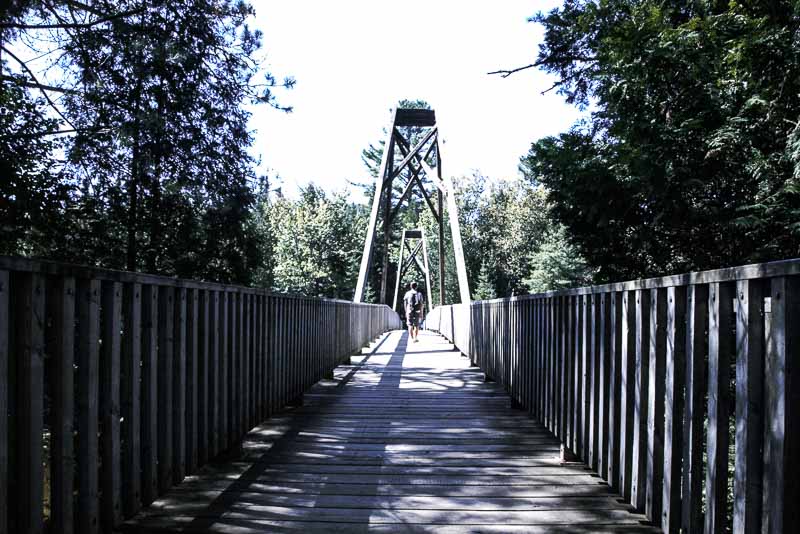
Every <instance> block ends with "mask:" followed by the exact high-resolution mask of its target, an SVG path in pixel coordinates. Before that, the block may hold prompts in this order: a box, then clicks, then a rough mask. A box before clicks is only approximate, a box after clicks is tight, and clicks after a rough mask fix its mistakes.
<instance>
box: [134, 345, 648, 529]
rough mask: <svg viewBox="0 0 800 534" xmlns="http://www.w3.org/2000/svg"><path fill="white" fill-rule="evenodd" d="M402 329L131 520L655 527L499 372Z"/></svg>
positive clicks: (256, 525) (187, 524)
mask: <svg viewBox="0 0 800 534" xmlns="http://www.w3.org/2000/svg"><path fill="white" fill-rule="evenodd" d="M407 341H408V336H407V334H405V333H403V332H400V331H394V332H391V333H389V334H386V335H384V336H382V337H381V338H379V340H378V341H377V342H376V343H373V345H372V346H371V347H369V348H368V349H365V350H364V352H363V354H362V355H361V356H359V357H353V358H352V364H351V365H349V366H340V367H338V368H337V369H336V372H335V375H334V379H333V380H323V381H321V382H319V383H318V384H317V385H316V386H314V387H313V388H312V389H311V390H310V391H309V392H307V393H306V394H305V396H304V402H303V405H302V406H298V407H295V408H289V409H287V410H285V411H284V412H283V413H280V414H277V415H276V416H274V417H272V418H271V419H269V420H268V421H266V422H265V423H263V424H261V425H260V426H258V427H256V428H254V429H253V430H252V431H251V432H250V433H249V434H248V435H247V437H246V438H245V440H244V442H243V448H242V454H241V456H240V457H237V458H233V459H229V461H227V462H225V463H212V464H210V465H209V466H207V467H206V468H204V469H202V470H201V471H200V473H199V474H198V475H196V476H191V477H187V478H186V479H185V481H184V482H183V483H182V484H179V485H177V486H175V487H174V488H173V489H172V490H171V491H169V492H168V493H167V494H165V495H164V496H162V497H161V498H160V499H159V500H157V501H156V502H155V503H153V504H152V505H151V506H150V507H149V508H146V509H145V510H144V511H143V512H142V513H141V514H139V515H138V516H137V517H135V518H134V519H133V520H131V521H128V522H127V523H125V525H124V527H123V530H124V531H126V532H173V531H174V532H178V531H180V532H226V533H246V532H285V531H304V532H364V531H379V532H427V531H436V532H446V533H450V532H453V533H455V532H655V531H656V530H655V529H653V528H651V527H648V526H646V523H645V518H644V516H643V515H640V514H636V513H633V512H632V511H631V508H630V507H629V506H626V505H624V504H620V502H619V501H618V497H617V496H615V495H614V494H613V493H612V492H611V489H610V488H609V486H608V485H607V484H605V483H604V482H603V481H602V480H601V479H600V478H599V477H598V476H597V475H595V474H593V473H592V472H591V471H590V470H589V468H587V467H586V466H584V465H583V464H581V463H566V464H565V463H562V462H561V461H560V458H559V442H558V441H557V439H556V438H555V437H553V435H552V434H550V433H549V432H548V431H547V430H546V429H545V428H544V427H542V426H541V425H540V424H539V423H537V422H535V421H534V420H533V419H532V418H530V417H529V416H528V415H527V414H526V413H525V412H524V411H521V410H516V409H513V408H512V407H511V404H510V399H509V397H508V395H506V393H504V392H503V390H502V389H500V388H499V387H498V386H497V385H495V384H494V383H491V382H488V383H487V382H484V374H483V372H481V371H480V369H478V368H476V367H470V363H469V361H468V360H467V359H466V358H464V357H462V356H461V355H460V353H459V352H456V351H454V349H453V345H452V344H450V343H448V342H447V341H446V340H445V339H444V338H442V337H440V336H438V335H436V334H433V333H428V332H423V334H422V335H421V336H420V343H408V342H407Z"/></svg>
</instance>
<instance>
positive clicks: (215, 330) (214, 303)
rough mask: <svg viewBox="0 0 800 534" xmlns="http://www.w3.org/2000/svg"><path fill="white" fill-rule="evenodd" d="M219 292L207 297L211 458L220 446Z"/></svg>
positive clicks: (220, 325) (210, 293) (209, 448)
mask: <svg viewBox="0 0 800 534" xmlns="http://www.w3.org/2000/svg"><path fill="white" fill-rule="evenodd" d="M220 298H221V296H220V292H219V291H211V292H209V299H208V333H209V338H208V395H209V397H208V457H209V458H213V457H214V456H216V454H217V453H218V452H219V447H220V445H219V444H220V439H221V438H220V429H221V423H220V417H221V414H220V402H221V398H222V386H221V383H222V382H221V376H222V367H221V363H220V347H221V342H220V334H221V328H222V320H221V319H220V309H221V308H222V305H221V303H220Z"/></svg>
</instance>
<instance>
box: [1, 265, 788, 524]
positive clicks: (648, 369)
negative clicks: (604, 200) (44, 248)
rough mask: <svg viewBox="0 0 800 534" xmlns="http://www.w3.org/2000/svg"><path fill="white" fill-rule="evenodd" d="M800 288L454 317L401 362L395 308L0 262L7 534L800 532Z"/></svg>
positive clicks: (656, 292) (634, 285) (681, 291)
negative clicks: (799, 503) (799, 523)
mask: <svg viewBox="0 0 800 534" xmlns="http://www.w3.org/2000/svg"><path fill="white" fill-rule="evenodd" d="M798 282H800V260H791V261H783V262H776V263H768V264H762V265H750V266H744V267H737V268H731V269H724V270H720V271H708V272H700V273H692V274H688V275H681V276H672V277H666V278H658V279H651V280H638V281H632V282H626V283H619V284H611V285H606V286H596V287H589V288H582V289H576V290H569V291H560V292H553V293H547V294H540V295H532V296H527V297H519V298H510V299H499V300H494V301H486V302H472V303H468V304H456V305H448V306H440V307H437V308H436V309H434V310H433V311H432V312H431V313H429V315H428V317H427V327H428V329H429V330H428V331H426V332H425V334H424V335H423V337H422V342H421V343H419V344H408V343H407V341H408V340H407V338H406V334H405V333H404V332H403V331H402V330H399V327H400V318H399V317H398V316H397V314H396V313H395V312H394V311H393V310H391V309H390V308H388V307H386V306H383V305H373V304H357V303H352V302H344V301H336V300H327V299H312V298H303V297H295V296H289V295H278V294H272V293H269V292H267V291H263V290H258V289H252V288H244V287H235V286H227V285H220V284H210V283H202V282H194V281H189V280H176V279H172V278H165V277H158V276H149V275H142V274H135V273H125V272H116V271H106V270H102V269H94V268H85V267H78V266H73V265H63V264H57V263H49V262H37V261H31V260H24V259H19V258H9V257H0V413H1V414H3V415H2V417H0V460H2V461H0V466H2V469H0V496H2V499H3V502H2V507H0V510H2V517H0V520H1V521H2V522H1V523H0V528H1V529H2V530H3V532H34V533H35V532H45V531H50V532H67V533H69V532H78V533H91V532H117V531H123V532H265V531H266V532H280V531H294V530H303V531H311V532H314V531H319V532H358V531H367V530H369V531H378V532H396V531H405V532H425V531H436V532H469V531H480V532H517V531H518V532H650V531H653V532H655V531H659V530H661V529H663V530H664V531H666V532H677V531H678V530H679V529H682V531H683V532H701V531H704V532H723V531H725V529H726V528H729V527H732V530H733V531H734V532H757V531H764V532H784V531H785V532H788V531H790V530H791V529H790V525H792V524H796V523H795V521H796V520H797V511H796V510H797V507H796V506H792V505H791V503H792V502H793V499H794V498H795V497H797V491H798V477H797V476H796V474H797V469H798V468H797V462H796V461H793V460H796V458H797V447H798V439H797V438H798V431H797V429H798V424H797V421H798V411H797V407H798V398H799V397H800V395H799V394H798V391H800V388H798V386H797V384H795V383H794V382H795V381H794V380H793V379H792V377H793V376H794V375H795V374H796V370H795V368H796V366H797V362H798V336H800V329H798V328H797V324H798V323H797V321H798V317H800V316H799V315H798V311H800V309H799V308H800V285H798ZM435 332H440V333H441V335H438V334H435ZM729 469H730V470H731V472H730V475H729ZM729 520H730V521H731V522H732V524H730V523H728V521H729Z"/></svg>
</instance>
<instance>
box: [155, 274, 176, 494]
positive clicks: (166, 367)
mask: <svg viewBox="0 0 800 534" xmlns="http://www.w3.org/2000/svg"><path fill="white" fill-rule="evenodd" d="M158 317H159V321H158V492H159V494H161V493H164V492H165V491H167V489H169V487H170V486H171V485H172V468H173V464H172V433H173V421H172V409H173V408H172V403H173V402H174V400H175V399H174V398H173V391H172V368H173V359H174V353H173V350H174V344H175V288H174V287H171V286H162V287H160V288H159V289H158Z"/></svg>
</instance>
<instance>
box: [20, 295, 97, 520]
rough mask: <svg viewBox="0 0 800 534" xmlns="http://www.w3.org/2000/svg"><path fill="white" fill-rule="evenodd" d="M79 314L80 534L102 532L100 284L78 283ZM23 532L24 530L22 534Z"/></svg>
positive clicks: (78, 461)
mask: <svg viewBox="0 0 800 534" xmlns="http://www.w3.org/2000/svg"><path fill="white" fill-rule="evenodd" d="M76 299H77V303H78V305H77V311H78V334H77V335H78V351H77V357H76V362H77V364H78V369H77V376H78V393H77V397H78V398H77V400H78V402H77V410H78V413H77V422H78V425H77V426H78V454H77V468H78V469H77V473H78V506H77V510H76V514H75V515H76V518H77V521H76V526H75V530H76V531H77V532H81V533H83V532H86V533H96V532H99V530H100V509H99V503H98V491H99V490H98V486H99V484H98V476H97V475H98V473H97V466H98V464H99V463H100V457H99V455H98V441H97V432H98V402H97V401H98V396H99V388H100V369H99V367H100V352H99V345H98V341H99V338H100V282H99V281H98V280H79V281H78V287H77V292H76ZM23 532H24V531H23Z"/></svg>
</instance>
